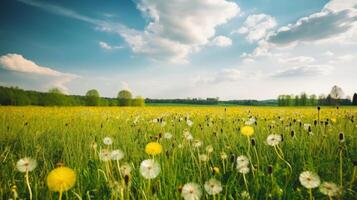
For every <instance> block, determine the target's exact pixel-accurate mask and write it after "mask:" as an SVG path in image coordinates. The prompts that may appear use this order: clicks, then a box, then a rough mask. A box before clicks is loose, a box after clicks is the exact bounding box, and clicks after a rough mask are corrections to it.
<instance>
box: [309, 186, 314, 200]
mask: <svg viewBox="0 0 357 200" xmlns="http://www.w3.org/2000/svg"><path fill="white" fill-rule="evenodd" d="M309 194H310V200H313V199H314V198H313V196H312V189H311V188H310V189H309Z"/></svg>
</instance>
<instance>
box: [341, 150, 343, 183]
mask: <svg viewBox="0 0 357 200" xmlns="http://www.w3.org/2000/svg"><path fill="white" fill-rule="evenodd" d="M342 153H343V152H342V149H341V150H340V187H341V188H343V185H342V178H343V169H342V167H343V166H342Z"/></svg>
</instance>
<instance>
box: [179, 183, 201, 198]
mask: <svg viewBox="0 0 357 200" xmlns="http://www.w3.org/2000/svg"><path fill="white" fill-rule="evenodd" d="M201 196H202V191H201V188H200V186H199V185H198V184H197V183H186V184H185V185H184V186H183V187H182V191H181V197H182V198H184V199H185V200H198V199H200V198H201Z"/></svg>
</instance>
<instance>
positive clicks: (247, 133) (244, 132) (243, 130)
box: [240, 126, 254, 137]
mask: <svg viewBox="0 0 357 200" xmlns="http://www.w3.org/2000/svg"><path fill="white" fill-rule="evenodd" d="M240 132H241V134H242V135H245V136H248V137H249V136H252V135H254V129H253V127H251V126H243V127H242V128H241V130H240Z"/></svg>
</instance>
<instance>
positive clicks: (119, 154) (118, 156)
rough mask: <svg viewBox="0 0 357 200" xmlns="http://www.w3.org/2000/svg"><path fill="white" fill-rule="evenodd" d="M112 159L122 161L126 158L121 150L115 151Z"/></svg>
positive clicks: (111, 155)
mask: <svg viewBox="0 0 357 200" xmlns="http://www.w3.org/2000/svg"><path fill="white" fill-rule="evenodd" d="M110 158H111V159H112V160H121V159H123V158H124V153H123V152H122V151H121V150H120V149H116V150H113V151H112V152H111V153H110Z"/></svg>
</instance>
